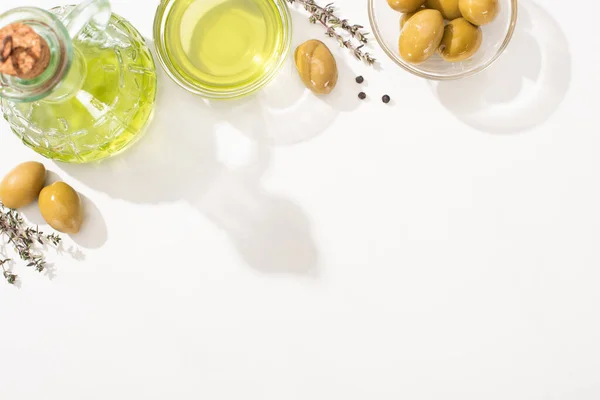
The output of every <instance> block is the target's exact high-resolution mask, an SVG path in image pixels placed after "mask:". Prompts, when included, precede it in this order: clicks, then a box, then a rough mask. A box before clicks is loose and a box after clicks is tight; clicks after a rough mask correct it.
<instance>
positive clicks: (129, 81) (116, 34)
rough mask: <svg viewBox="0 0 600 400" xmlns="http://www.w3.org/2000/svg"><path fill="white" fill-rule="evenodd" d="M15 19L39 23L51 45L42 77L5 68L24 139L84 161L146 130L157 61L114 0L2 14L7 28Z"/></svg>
mask: <svg viewBox="0 0 600 400" xmlns="http://www.w3.org/2000/svg"><path fill="white" fill-rule="evenodd" d="M14 23H24V24H26V25H28V26H30V27H31V28H33V29H34V31H35V32H36V33H37V34H38V35H39V36H40V37H41V38H42V39H43V40H45V41H46V42H47V44H48V47H49V49H50V62H49V65H48V67H47V68H46V69H45V70H44V72H42V73H41V75H39V76H37V77H35V78H32V79H20V78H17V77H14V76H8V75H4V74H0V100H1V105H2V111H3V114H4V117H5V118H6V120H7V121H8V122H9V124H10V127H11V129H12V131H13V132H14V133H15V134H16V135H17V136H19V137H20V138H21V139H22V140H23V143H25V144H26V145H27V146H29V147H31V148H32V149H34V150H35V151H37V152H38V153H40V154H42V155H43V156H45V157H47V158H51V159H55V160H59V161H63V162H70V163H85V162H93V161H98V160H101V159H104V158H107V157H110V156H112V155H114V154H116V153H118V152H120V151H122V150H124V149H125V148H126V147H128V146H129V145H131V144H132V143H134V142H135V140H136V139H138V138H139V137H140V136H141V135H142V133H143V131H144V129H145V127H146V126H147V124H148V123H149V121H150V119H151V116H152V114H153V111H154V103H155V97H156V69H155V64H154V61H153V58H152V55H151V53H150V51H149V50H148V47H147V46H146V43H145V41H144V39H143V37H142V36H141V35H140V34H139V33H138V31H137V30H136V29H135V28H134V27H133V26H132V25H131V24H130V23H129V22H127V21H125V20H124V19H122V18H121V17H119V16H117V15H115V14H112V12H111V8H110V3H109V1H108V0H87V1H85V2H84V3H82V4H80V5H78V6H66V7H57V8H53V9H52V10H50V11H49V12H48V11H45V10H42V9H39V8H30V7H26V8H17V9H14V10H11V11H8V12H7V13H5V14H3V15H0V28H1V27H4V26H7V25H9V24H14Z"/></svg>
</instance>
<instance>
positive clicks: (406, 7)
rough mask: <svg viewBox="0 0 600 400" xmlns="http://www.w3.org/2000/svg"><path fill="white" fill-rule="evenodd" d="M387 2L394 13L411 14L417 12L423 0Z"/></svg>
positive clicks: (391, 0) (393, 0) (388, 0)
mask: <svg viewBox="0 0 600 400" xmlns="http://www.w3.org/2000/svg"><path fill="white" fill-rule="evenodd" d="M387 2H388V4H389V5H390V7H392V8H393V9H394V10H396V11H400V12H403V13H411V12H414V11H417V10H418V9H419V7H421V6H422V5H423V4H424V3H425V0H387Z"/></svg>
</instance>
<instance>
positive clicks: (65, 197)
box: [38, 182, 83, 234]
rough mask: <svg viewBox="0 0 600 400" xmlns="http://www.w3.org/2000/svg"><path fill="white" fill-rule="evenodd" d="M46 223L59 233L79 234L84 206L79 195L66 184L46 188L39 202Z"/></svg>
mask: <svg viewBox="0 0 600 400" xmlns="http://www.w3.org/2000/svg"><path fill="white" fill-rule="evenodd" d="M38 204H39V206H40V212H41V213H42V217H44V219H45V220H46V222H47V223H48V224H49V225H50V226H51V227H53V228H54V229H56V230H57V231H59V232H63V233H70V234H74V233H78V232H79V230H80V229H81V224H82V223H83V206H82V204H81V198H80V197H79V194H78V193H77V192H76V191H75V190H74V189H73V188H72V187H71V186H69V185H67V184H66V183H64V182H56V183H53V184H52V185H50V186H47V187H45V188H44V189H43V190H42V192H41V193H40V198H39V200H38Z"/></svg>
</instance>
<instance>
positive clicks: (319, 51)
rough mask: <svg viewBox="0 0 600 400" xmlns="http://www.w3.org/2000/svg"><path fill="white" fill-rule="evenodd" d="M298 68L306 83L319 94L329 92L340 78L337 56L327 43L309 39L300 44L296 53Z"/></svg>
mask: <svg viewBox="0 0 600 400" xmlns="http://www.w3.org/2000/svg"><path fill="white" fill-rule="evenodd" d="M294 59H295V61H296V69H297V70H298V73H299V74H300V78H301V79H302V82H304V85H305V86H306V87H307V88H309V89H310V90H312V91H313V92H315V93H318V94H329V93H331V91H332V90H333V89H334V88H335V85H336V84H337V80H338V69H337V63H336V62H335V58H334V57H333V54H331V51H330V50H329V48H328V47H327V46H326V45H325V43H323V42H321V41H319V40H309V41H308V42H305V43H303V44H301V45H300V46H298V48H297V49H296V53H295V55H294Z"/></svg>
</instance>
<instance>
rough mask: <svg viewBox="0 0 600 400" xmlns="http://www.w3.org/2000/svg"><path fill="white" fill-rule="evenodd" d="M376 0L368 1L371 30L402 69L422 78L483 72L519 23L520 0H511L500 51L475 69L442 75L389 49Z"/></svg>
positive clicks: (453, 77) (454, 77)
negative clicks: (376, 16) (416, 64)
mask: <svg viewBox="0 0 600 400" xmlns="http://www.w3.org/2000/svg"><path fill="white" fill-rule="evenodd" d="M375 1H376V0H369V2H368V8H369V22H370V24H371V30H372V31H373V35H374V36H375V39H376V40H377V43H379V46H380V47H381V49H382V50H383V51H384V53H385V54H386V55H387V56H388V57H389V58H390V59H391V60H392V61H394V62H395V63H396V64H397V65H398V66H399V67H401V68H402V69H404V70H406V71H408V72H410V73H412V74H413V75H416V76H418V77H420V78H424V79H429V80H435V81H452V80H457V79H462V78H467V77H469V76H473V75H475V74H478V73H479V72H481V71H483V70H485V69H487V68H488V67H489V66H491V65H492V64H493V63H494V62H495V61H496V60H497V59H498V58H499V57H500V56H501V55H502V53H504V50H506V48H507V47H508V45H509V43H510V41H511V40H512V37H513V34H514V32H515V27H516V25H517V19H518V14H519V10H518V0H509V1H510V4H511V5H512V7H511V8H512V12H511V16H510V25H509V27H508V32H507V33H506V36H505V37H504V41H503V42H502V45H501V46H500V47H499V48H498V51H496V54H494V56H493V57H491V58H490V59H489V60H488V61H487V62H486V63H484V64H482V65H480V66H479V67H477V68H475V69H473V70H470V71H466V72H461V73H458V74H455V75H441V74H435V73H430V72H424V71H422V70H420V69H419V68H417V67H416V66H413V65H411V64H409V63H406V62H404V61H402V60H400V58H399V57H398V56H397V55H396V53H395V52H393V51H392V50H390V49H389V47H388V46H387V45H386V44H385V41H384V40H383V34H382V33H381V31H380V30H379V24H378V23H377V19H376V18H375Z"/></svg>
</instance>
